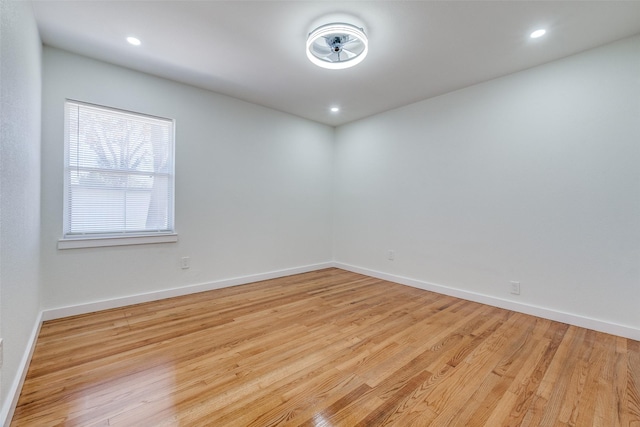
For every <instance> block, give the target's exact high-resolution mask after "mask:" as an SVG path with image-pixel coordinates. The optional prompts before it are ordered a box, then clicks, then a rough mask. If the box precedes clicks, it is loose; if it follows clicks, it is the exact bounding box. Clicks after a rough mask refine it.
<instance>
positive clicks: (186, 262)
mask: <svg viewBox="0 0 640 427" xmlns="http://www.w3.org/2000/svg"><path fill="white" fill-rule="evenodd" d="M189 267H191V258H189V257H188V256H183V257H182V258H180V268H182V269H183V270H186V269H187V268H189Z"/></svg>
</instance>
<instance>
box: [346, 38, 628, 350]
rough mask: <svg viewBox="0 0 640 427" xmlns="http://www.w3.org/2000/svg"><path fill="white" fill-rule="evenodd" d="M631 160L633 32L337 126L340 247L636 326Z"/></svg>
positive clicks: (484, 291)
mask: <svg viewBox="0 0 640 427" xmlns="http://www.w3.org/2000/svg"><path fill="white" fill-rule="evenodd" d="M639 165H640V37H635V38H631V39H627V40H623V41H621V42H617V43H615V44H612V45H608V46H605V47H602V48H598V49H594V50H591V51H587V52H584V53H582V54H579V55H575V56H572V57H569V58H566V59H563V60H560V61H556V62H553V63H549V64H546V65H543V66H540V67H537V68H534V69H530V70H527V71H524V72H521V73H517V74H513V75H510V76H507V77H503V78H500V79H496V80H493V81H490V82H487V83H484V84H479V85H476V86H472V87H469V88H466V89H463V90H459V91H457V92H453V93H450V94H446V95H443V96H440V97H437V98H433V99H430V100H426V101H423V102H420V103H417V104H413V105H410V106H407V107H404V108H400V109H397V110H394V111H390V112H387V113H384V114H380V115H377V116H374V117H371V118H368V119H364V120H362V121H359V122H356V123H352V124H349V125H346V126H342V127H340V128H338V130H337V133H336V178H335V179H336V191H335V227H334V236H335V243H334V250H335V259H336V261H337V262H339V263H342V264H344V265H345V266H347V267H357V268H360V269H364V270H363V271H369V272H378V273H384V274H385V275H391V276H393V277H396V278H397V277H400V276H403V277H406V278H411V279H416V282H417V283H418V284H420V283H422V284H424V285H426V287H427V288H429V287H431V288H435V289H440V290H444V291H448V290H447V289H446V288H440V287H438V286H433V285H441V286H443V287H450V288H452V290H453V293H454V294H455V293H458V294H462V295H466V296H469V297H471V299H478V300H483V301H487V300H488V301H493V302H500V300H506V301H512V302H514V304H515V306H517V304H523V305H530V306H537V307H542V308H544V309H545V310H548V311H550V312H558V313H568V314H570V315H571V316H576V317H577V318H586V319H592V320H597V321H600V322H605V323H610V324H614V325H616V324H617V325H624V326H626V327H629V328H631V332H632V333H634V334H635V336H636V337H639V336H640V334H639V333H640V280H639V279H640V271H639V268H640V167H639ZM389 249H392V250H395V251H396V257H395V260H393V261H390V260H388V259H387V250H389ZM511 280H515V281H520V282H521V288H522V290H521V295H519V296H513V295H510V294H509V281H511ZM458 291H462V293H461V292H458ZM484 297H490V298H489V299H487V298H484ZM507 306H514V305H513V304H512V305H509V304H507ZM634 330H635V332H633V331H634ZM636 339H638V338H636Z"/></svg>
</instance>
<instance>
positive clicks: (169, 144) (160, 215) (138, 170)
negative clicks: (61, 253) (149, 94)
mask: <svg viewBox="0 0 640 427" xmlns="http://www.w3.org/2000/svg"><path fill="white" fill-rule="evenodd" d="M173 128H174V124H173V120H169V119H163V118H159V117H152V116H148V115H144V114H138V113H132V112H128V111H122V110H116V109H112V108H107V107H101V106H97V105H91V104H86V103H81V102H76V101H67V102H66V104H65V181H64V235H63V239H62V240H61V241H60V243H59V245H58V247H59V248H61V249H65V248H69V247H80V246H103V245H113V244H123V240H119V241H117V242H115V243H114V241H112V242H110V243H109V242H107V243H105V242H104V240H107V238H121V239H122V238H125V239H126V242H125V243H124V244H130V243H153V242H156V241H175V240H177V238H175V239H168V240H167V239H166V236H167V235H173V236H175V234H174V228H173V225H174V221H173V193H174V192H173V188H174V162H173V155H174V140H173V136H174V130H173ZM140 236H144V237H148V236H161V237H162V236H163V237H164V240H163V239H162V238H161V239H159V240H158V239H155V240H154V239H151V240H149V239H147V240H144V239H142V240H139V239H135V237H140ZM86 239H99V240H103V242H102V243H96V244H81V245H77V244H74V243H70V244H69V243H65V241H72V240H86Z"/></svg>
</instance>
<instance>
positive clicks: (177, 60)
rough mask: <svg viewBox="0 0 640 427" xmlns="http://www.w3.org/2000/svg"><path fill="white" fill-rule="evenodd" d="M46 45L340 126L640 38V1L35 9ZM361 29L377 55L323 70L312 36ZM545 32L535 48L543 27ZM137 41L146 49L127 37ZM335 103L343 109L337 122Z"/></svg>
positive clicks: (44, 5)
mask: <svg viewBox="0 0 640 427" xmlns="http://www.w3.org/2000/svg"><path fill="white" fill-rule="evenodd" d="M33 5H34V11H35V15H36V19H37V22H38V27H39V30H40V34H41V37H42V39H43V42H44V43H45V44H47V45H50V46H55V47H59V48H62V49H66V50H69V51H72V52H76V53H79V54H82V55H86V56H89V57H93V58H97V59H101V60H104V61H107V62H111V63H114V64H118V65H123V66H125V67H129V68H133V69H136V70H140V71H144V72H147V73H151V74H155V75H158V76H162V77H166V78H169V79H173V80H177V81H181V82H185V83H189V84H192V85H195V86H198V87H202V88H205V89H210V90H212V91H215V92H218V93H222V94H226V95H229V96H233V97H235V98H239V99H243V100H246V101H249V102H253V103H256V104H260V105H264V106H267V107H271V108H275V109H277V110H281V111H285V112H288V113H291V114H295V115H298V116H302V117H306V118H308V119H311V120H315V121H317V122H321V123H326V124H329V125H332V126H336V125H340V124H343V123H348V122H350V121H353V120H357V119H360V118H363V117H367V116H370V115H373V114H376V113H380V112H383V111H386V110H389V109H392V108H395V107H399V106H402V105H406V104H410V103H412V102H416V101H419V100H423V99H427V98H430V97H433V96H437V95H440V94H443V93H446V92H450V91H453V90H456V89H460V88H463V87H465V86H469V85H472V84H475V83H479V82H482V81H486V80H489V79H492V78H495V77H499V76H503V75H506V74H510V73H513V72H516V71H519V70H523V69H526V68H530V67H533V66H536V65H539V64H543V63H545V62H549V61H553V60H555V59H558V58H561V57H564V56H568V55H571V54H574V53H577V52H580V51H583V50H586V49H589V48H593V47H596V46H600V45H603V44H606V43H609V42H612V41H614V40H618V39H621V38H625V37H628V36H631V35H634V34H639V33H640V1H595V2H594V1H575V0H574V1H513V0H512V1H346V2H344V1H343V2H334V1H66V0H65V1H57V0H53V1H52V0H46V1H45V0H35V1H33ZM345 20H347V21H348V22H352V23H354V24H358V25H362V26H364V29H365V31H366V33H367V35H368V36H369V49H370V50H369V56H368V57H367V58H366V59H365V60H364V61H363V62H362V63H361V64H359V65H358V66H356V67H354V68H350V69H346V70H326V69H321V68H319V67H317V66H315V65H313V64H312V63H311V62H310V61H309V60H308V59H307V57H306V56H305V41H306V37H307V34H308V33H309V32H310V31H311V30H313V29H314V28H315V27H317V26H319V25H321V24H325V23H328V22H334V21H345ZM541 27H544V28H546V29H547V35H546V36H544V37H542V38H540V39H535V40H534V39H530V38H529V33H530V32H531V31H533V30H535V29H537V28H541ZM129 35H135V36H136V37H138V38H140V39H141V40H142V45H141V46H139V47H134V46H131V45H129V44H128V43H126V41H125V38H126V37H127V36H129ZM333 105H337V106H340V107H341V112H340V113H338V114H334V113H331V112H330V111H329V108H330V107H331V106H333Z"/></svg>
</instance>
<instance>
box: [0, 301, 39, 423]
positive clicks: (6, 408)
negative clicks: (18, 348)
mask: <svg viewBox="0 0 640 427" xmlns="http://www.w3.org/2000/svg"><path fill="white" fill-rule="evenodd" d="M41 325H42V312H40V313H39V314H38V317H37V318H36V322H35V324H34V325H33V329H32V330H31V335H29V341H27V348H26V349H25V351H24V354H23V355H22V359H21V360H20V365H19V366H18V371H17V372H16V376H15V377H14V378H13V382H12V383H11V387H10V388H9V392H8V393H7V398H6V399H5V401H4V404H3V405H2V412H0V422H1V423H2V425H3V426H6V427H8V426H9V424H11V419H12V418H13V413H14V412H15V410H16V406H17V405H18V398H19V397H20V391H21V390H22V385H23V384H24V380H25V378H26V376H27V370H28V369H29V363H30V362H31V356H32V355H33V350H34V349H35V348H36V341H37V339H38V334H39V333H40V326H41Z"/></svg>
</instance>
